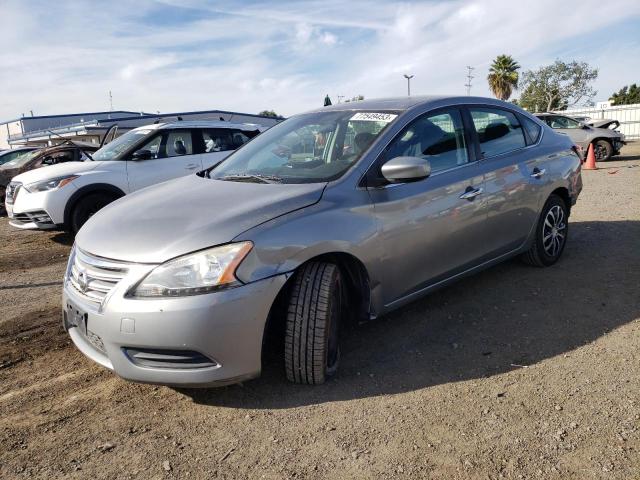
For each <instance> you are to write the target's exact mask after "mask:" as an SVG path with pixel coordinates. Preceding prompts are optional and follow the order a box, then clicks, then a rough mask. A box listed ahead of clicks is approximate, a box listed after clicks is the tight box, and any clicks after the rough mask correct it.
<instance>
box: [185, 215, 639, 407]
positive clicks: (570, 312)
mask: <svg viewBox="0 0 640 480" xmlns="http://www.w3.org/2000/svg"><path fill="white" fill-rule="evenodd" d="M639 241H640V222H631V221H622V222H580V223H572V224H571V233H570V241H569V243H568V245H567V248H566V250H565V253H564V256H563V258H562V260H561V261H560V262H559V263H558V264H556V265H555V266H553V267H551V268H547V269H538V268H533V267H529V266H526V265H524V264H521V263H520V262H519V261H518V260H517V259H516V260H512V261H509V262H507V263H505V264H502V265H499V266H497V267H494V268H491V269H489V270H487V271H485V272H482V273H480V274H477V275H475V276H473V277H469V278H467V279H464V280H462V281H460V282H458V283H457V284H455V285H452V286H450V287H447V288H445V289H442V290H440V291H438V292H436V293H434V294H431V295H430V296H428V297H426V298H424V299H422V300H419V301H416V302H415V303H413V304H411V305H409V306H407V307H405V308H403V309H401V310H398V311H396V312H394V313H392V314H389V315H387V316H385V317H383V318H380V319H378V320H376V321H374V322H370V323H368V324H366V325H363V326H361V327H358V328H356V329H354V330H353V331H350V332H348V333H347V334H346V335H344V336H343V341H342V359H341V366H340V370H339V373H338V375H337V376H336V377H335V378H334V379H332V380H331V381H329V382H327V383H326V384H324V385H321V386H316V387H309V386H301V385H293V384H290V383H288V382H287V381H286V379H285V377H284V373H283V372H284V366H283V364H282V361H281V355H280V354H279V353H277V352H269V353H268V354H267V356H266V358H267V361H266V362H265V366H264V369H263V374H262V377H261V378H259V379H257V380H253V381H250V382H246V383H245V384H244V385H235V386H229V387H224V388H218V389H182V390H180V391H181V392H182V393H184V394H186V395H188V396H190V397H192V399H193V400H194V401H195V402H197V403H201V404H207V405H216V406H230V407H237V408H260V409H261V408H288V407H295V406H301V405H309V404H319V403H324V402H331V401H341V400H350V399H354V398H362V397H370V396H378V395H389V394H395V393H400V392H406V391H411V390H418V389H423V388H426V387H430V386H434V385H438V384H444V383H449V382H457V381H462V380H469V379H479V378H483V377H488V376H492V375H496V374H500V373H504V372H508V371H510V370H513V369H516V368H522V366H530V365H534V364H536V363H538V362H541V361H543V360H545V359H547V358H550V357H554V356H557V355H561V354H565V353H568V352H571V351H572V350H574V349H576V348H579V347H580V346H582V345H585V344H587V343H590V342H593V341H594V340H596V339H597V338H598V337H600V336H602V335H605V334H606V333H607V332H609V331H611V330H613V329H615V328H617V327H620V326H621V325H624V324H626V323H628V322H630V321H632V320H633V319H636V318H638V317H640V300H639V298H640V297H639V296H638V291H639V290H640V289H639V287H640V249H638V246H639V244H638V242H639ZM276 353H277V354H276Z"/></svg>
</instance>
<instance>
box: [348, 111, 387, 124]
mask: <svg viewBox="0 0 640 480" xmlns="http://www.w3.org/2000/svg"><path fill="white" fill-rule="evenodd" d="M397 116H398V115H396V114H394V113H383V112H358V113H356V114H355V115H354V116H353V117H351V118H350V119H349V120H360V121H363V122H385V123H389V122H391V121H393V120H395V118H396V117H397Z"/></svg>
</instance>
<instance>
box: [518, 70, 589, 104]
mask: <svg viewBox="0 0 640 480" xmlns="http://www.w3.org/2000/svg"><path fill="white" fill-rule="evenodd" d="M596 78H598V69H597V68H591V67H590V66H589V64H588V63H586V62H576V61H575V60H573V61H571V62H568V63H565V62H563V61H561V60H556V61H555V62H554V63H553V64H551V65H546V66H544V67H540V68H539V69H538V70H528V71H526V72H524V73H523V74H522V81H521V87H522V95H521V96H520V99H519V103H520V105H521V106H522V107H523V108H526V109H527V110H530V111H536V112H540V111H551V110H560V109H566V108H568V107H569V106H572V105H576V104H578V103H579V102H582V103H589V102H590V101H591V99H593V97H595V95H596V93H597V92H596V91H595V90H594V89H593V87H592V86H591V83H592V82H593V81H594V80H595V79H596Z"/></svg>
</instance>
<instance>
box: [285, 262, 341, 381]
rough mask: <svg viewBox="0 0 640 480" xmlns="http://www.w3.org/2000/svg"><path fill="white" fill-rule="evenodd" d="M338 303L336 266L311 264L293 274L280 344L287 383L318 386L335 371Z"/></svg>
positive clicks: (338, 315) (338, 286)
mask: <svg viewBox="0 0 640 480" xmlns="http://www.w3.org/2000/svg"><path fill="white" fill-rule="evenodd" d="M342 301H343V288H342V277H341V275H340V269H339V268H338V267H337V265H335V264H333V263H324V262H311V263H308V264H306V265H304V266H303V267H302V268H301V270H299V271H298V273H297V274H296V277H295V279H294V283H293V288H292V290H291V295H290V298H289V305H288V311H287V321H286V331H285V344H284V360H285V368H286V373H287V379H288V380H289V381H291V382H294V383H304V384H308V385H318V384H321V383H324V381H325V380H326V379H327V378H328V377H330V376H332V375H333V374H335V372H336V371H337V369H338V362H339V359H340V349H339V346H338V331H339V327H340V320H341V317H342Z"/></svg>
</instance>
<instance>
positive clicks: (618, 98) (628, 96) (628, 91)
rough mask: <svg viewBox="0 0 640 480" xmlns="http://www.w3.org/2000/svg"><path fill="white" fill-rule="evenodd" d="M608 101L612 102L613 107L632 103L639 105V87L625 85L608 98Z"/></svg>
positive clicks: (633, 84)
mask: <svg viewBox="0 0 640 480" xmlns="http://www.w3.org/2000/svg"><path fill="white" fill-rule="evenodd" d="M609 100H611V101H612V102H613V105H632V104H634V103H640V87H638V86H637V85H636V84H635V83H632V84H631V85H629V86H627V85H625V86H624V87H622V88H621V89H620V90H618V91H617V92H616V93H614V94H613V95H611V96H610V97H609Z"/></svg>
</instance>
